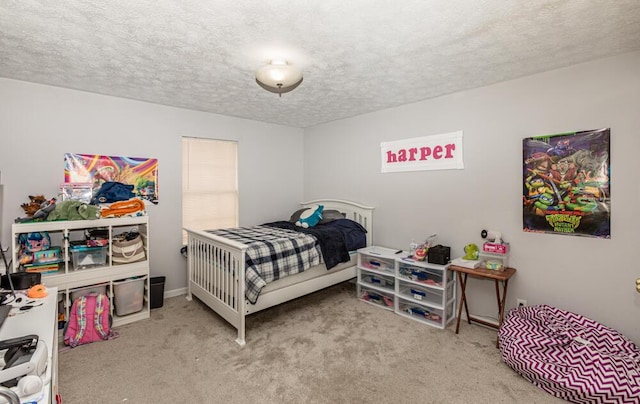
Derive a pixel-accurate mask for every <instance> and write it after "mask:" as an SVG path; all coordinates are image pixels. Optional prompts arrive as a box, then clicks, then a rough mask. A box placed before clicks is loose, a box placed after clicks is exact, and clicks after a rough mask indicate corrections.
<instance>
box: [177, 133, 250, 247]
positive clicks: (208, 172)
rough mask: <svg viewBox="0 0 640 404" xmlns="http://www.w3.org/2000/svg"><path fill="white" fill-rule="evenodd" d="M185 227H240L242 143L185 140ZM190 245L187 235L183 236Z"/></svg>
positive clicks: (183, 180)
mask: <svg viewBox="0 0 640 404" xmlns="http://www.w3.org/2000/svg"><path fill="white" fill-rule="evenodd" d="M182 225H183V227H187V228H190V229H196V230H209V229H221V228H226V227H237V226H238V143H237V142H234V141H226V140H212V139H199V138H189V137H183V138H182ZM182 239H183V240H182V241H183V243H186V242H187V235H186V232H183V235H182Z"/></svg>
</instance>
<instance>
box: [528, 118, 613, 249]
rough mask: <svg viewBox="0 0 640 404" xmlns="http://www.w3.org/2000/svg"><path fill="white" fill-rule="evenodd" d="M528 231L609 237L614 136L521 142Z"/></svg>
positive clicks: (605, 132) (587, 134)
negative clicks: (610, 175) (611, 164)
mask: <svg viewBox="0 0 640 404" xmlns="http://www.w3.org/2000/svg"><path fill="white" fill-rule="evenodd" d="M522 158H523V168H522V178H523V185H522V200H523V226H524V231H529V232H540V233H553V234H567V235H574V236H588V237H599V238H610V237H611V192H610V178H609V174H610V173H609V167H610V130H609V128H606V129H598V130H589V131H583V132H575V133H562V134H557V135H548V136H537V137H531V138H526V139H524V140H523V141H522Z"/></svg>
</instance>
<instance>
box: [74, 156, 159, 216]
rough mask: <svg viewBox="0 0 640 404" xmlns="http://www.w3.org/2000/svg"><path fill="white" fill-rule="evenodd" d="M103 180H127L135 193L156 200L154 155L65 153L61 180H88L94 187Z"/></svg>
mask: <svg viewBox="0 0 640 404" xmlns="http://www.w3.org/2000/svg"><path fill="white" fill-rule="evenodd" d="M106 181H115V182H121V183H124V184H131V185H133V186H134V189H133V192H134V193H135V194H136V196H138V197H140V198H142V199H144V200H148V201H149V202H152V203H154V204H157V203H158V159H151V158H138V157H114V156H101V155H98V154H73V153H65V155H64V182H88V183H91V184H93V189H94V190H95V189H97V188H99V187H100V186H101V185H102V183H103V182H106Z"/></svg>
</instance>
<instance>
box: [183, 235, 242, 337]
mask: <svg viewBox="0 0 640 404" xmlns="http://www.w3.org/2000/svg"><path fill="white" fill-rule="evenodd" d="M184 230H185V231H186V232H187V236H188V238H187V269H188V289H187V299H191V296H192V295H195V296H196V297H197V298H198V299H200V300H201V301H202V302H204V303H205V304H206V305H207V306H209V307H210V308H211V309H212V310H213V311H215V312H216V313H218V314H219V315H220V316H221V317H222V318H224V319H225V320H226V321H228V322H229V323H230V324H231V325H233V326H234V327H235V328H236V329H237V330H238V338H237V339H236V342H237V343H238V344H240V345H244V344H245V304H246V302H245V298H244V296H245V254H246V249H247V246H246V245H245V244H242V243H238V242H235V241H233V240H228V239H225V238H223V237H219V236H216V235H213V234H210V233H206V232H203V231H198V230H191V229H184Z"/></svg>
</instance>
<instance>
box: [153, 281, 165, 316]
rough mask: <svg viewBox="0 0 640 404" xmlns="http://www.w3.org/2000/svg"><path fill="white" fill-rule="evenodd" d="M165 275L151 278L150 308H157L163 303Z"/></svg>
mask: <svg viewBox="0 0 640 404" xmlns="http://www.w3.org/2000/svg"><path fill="white" fill-rule="evenodd" d="M165 279H166V277H165V276H154V277H152V278H151V291H150V292H151V306H150V307H151V308H152V309H157V308H160V307H162V305H163V304H164V281H165Z"/></svg>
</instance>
